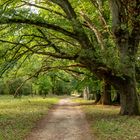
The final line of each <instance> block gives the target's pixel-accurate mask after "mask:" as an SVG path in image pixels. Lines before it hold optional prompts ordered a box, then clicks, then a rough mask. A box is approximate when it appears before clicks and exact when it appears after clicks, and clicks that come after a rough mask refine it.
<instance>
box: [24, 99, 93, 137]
mask: <svg viewBox="0 0 140 140" xmlns="http://www.w3.org/2000/svg"><path fill="white" fill-rule="evenodd" d="M25 140H94V139H93V136H92V134H91V132H90V128H89V125H88V123H87V121H86V119H85V115H84V113H83V112H82V111H81V109H80V107H79V106H74V105H73V103H72V102H71V100H70V99H69V98H67V99H61V100H60V102H59V103H58V105H57V106H56V108H55V109H52V110H51V111H50V113H49V115H48V116H47V117H46V118H44V119H43V120H41V121H40V122H39V123H38V124H37V126H36V128H34V129H33V131H32V132H31V133H30V135H29V136H28V137H27V138H26V139H25Z"/></svg>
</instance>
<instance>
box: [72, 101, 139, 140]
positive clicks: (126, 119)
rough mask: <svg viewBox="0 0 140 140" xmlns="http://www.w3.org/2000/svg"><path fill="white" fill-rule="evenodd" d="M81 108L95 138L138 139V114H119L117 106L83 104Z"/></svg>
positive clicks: (106, 139) (108, 139) (107, 139)
mask: <svg viewBox="0 0 140 140" xmlns="http://www.w3.org/2000/svg"><path fill="white" fill-rule="evenodd" d="M74 101H75V102H79V103H81V102H82V103H83V102H84V103H85V102H86V100H82V99H77V100H74ZM88 102H89V101H88ZM82 109H83V111H84V112H85V114H86V117H87V120H88V121H89V124H90V125H91V128H92V132H93V134H94V135H95V137H96V139H97V140H140V116H131V117H130V116H120V115H119V110H120V108H119V107H118V106H102V105H85V106H82Z"/></svg>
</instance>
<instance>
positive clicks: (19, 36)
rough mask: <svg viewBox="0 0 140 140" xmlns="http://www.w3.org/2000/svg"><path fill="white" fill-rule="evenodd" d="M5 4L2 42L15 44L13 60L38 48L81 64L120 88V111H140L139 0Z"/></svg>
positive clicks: (2, 14) (11, 2)
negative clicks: (139, 86)
mask: <svg viewBox="0 0 140 140" xmlns="http://www.w3.org/2000/svg"><path fill="white" fill-rule="evenodd" d="M1 3H2V2H1ZM109 6H110V9H109ZM1 7H2V9H1V20H0V24H1V28H2V29H3V30H1V38H0V41H1V42H2V43H6V44H11V48H12V49H13V50H14V56H13V57H12V58H11V61H12V60H14V59H16V58H21V57H22V56H23V55H26V54H28V53H36V54H41V55H45V56H46V55H48V56H51V57H54V58H58V59H68V60H71V61H75V62H76V63H78V64H79V63H80V64H81V66H82V67H86V68H87V69H88V70H90V71H91V72H92V73H94V74H95V75H96V76H97V77H98V78H100V79H104V80H105V81H106V82H107V83H108V84H111V85H113V86H114V87H115V88H116V89H117V90H118V91H119V92H120V95H121V110H120V113H121V114H123V115H134V114H135V115H139V114H140V103H139V100H138V96H137V93H136V77H135V73H136V71H135V64H136V56H137V51H138V46H139V41H140V28H139V27H140V18H139V13H140V0H133V1H132V0H103V1H101V0H87V1H86V2H85V1H84V0H81V1H79V0H73V1H70V0H69V1H68V0H38V1H18V0H15V1H8V2H3V4H2V6H1ZM111 22H112V28H111V24H110V23H111ZM111 29H112V30H111ZM7 31H8V32H9V33H10V34H8V33H6V32H7ZM11 36H12V37H11ZM15 46H16V47H15ZM8 49H9V48H8ZM7 52H8V51H7ZM7 54H8V53H7Z"/></svg>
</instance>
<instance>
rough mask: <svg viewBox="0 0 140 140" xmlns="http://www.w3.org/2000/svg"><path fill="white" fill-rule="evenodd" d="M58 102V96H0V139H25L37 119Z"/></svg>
mask: <svg viewBox="0 0 140 140" xmlns="http://www.w3.org/2000/svg"><path fill="white" fill-rule="evenodd" d="M57 102H58V98H57V97H51V98H45V99H43V98H42V97H22V98H20V99H14V98H13V97H12V96H0V140H23V139H24V137H25V136H26V135H27V134H28V133H29V131H30V130H31V128H33V127H34V126H35V123H36V121H37V120H39V119H40V118H41V117H42V116H43V115H45V114H47V112H48V110H49V108H50V107H51V106H52V105H53V104H55V103H57Z"/></svg>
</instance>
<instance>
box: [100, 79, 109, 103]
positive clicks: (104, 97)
mask: <svg viewBox="0 0 140 140" xmlns="http://www.w3.org/2000/svg"><path fill="white" fill-rule="evenodd" d="M102 104H103V105H110V104H111V85H110V84H109V83H107V82H106V81H105V80H104V87H103V95H102Z"/></svg>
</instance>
